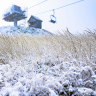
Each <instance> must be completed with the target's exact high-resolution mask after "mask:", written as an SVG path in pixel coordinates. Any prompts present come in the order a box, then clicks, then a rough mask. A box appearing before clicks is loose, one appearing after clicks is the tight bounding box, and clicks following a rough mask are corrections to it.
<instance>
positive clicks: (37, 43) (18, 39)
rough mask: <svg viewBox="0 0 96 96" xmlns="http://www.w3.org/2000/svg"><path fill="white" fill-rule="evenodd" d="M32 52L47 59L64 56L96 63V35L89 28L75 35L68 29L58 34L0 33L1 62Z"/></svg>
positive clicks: (34, 55) (35, 55) (36, 56)
mask: <svg viewBox="0 0 96 96" xmlns="http://www.w3.org/2000/svg"><path fill="white" fill-rule="evenodd" d="M94 32H95V30H94ZM30 54H31V56H33V57H34V58H39V60H40V59H42V58H43V59H44V60H45V61H46V60H48V59H50V60H51V59H52V60H55V59H56V58H57V59H60V58H62V60H69V59H70V60H72V59H76V60H77V61H83V62H86V63H87V64H90V63H93V62H94V64H96V35H95V33H93V32H91V31H90V30H87V34H85V35H78V36H75V35H73V34H71V33H70V32H69V30H68V29H67V30H66V31H65V34H64V35H58V36H57V35H54V36H33V35H26V34H22V35H21V34H20V35H7V34H6V35H2V34H0V62H1V63H4V62H5V61H6V60H7V62H8V60H11V59H22V58H23V57H24V56H28V55H30Z"/></svg>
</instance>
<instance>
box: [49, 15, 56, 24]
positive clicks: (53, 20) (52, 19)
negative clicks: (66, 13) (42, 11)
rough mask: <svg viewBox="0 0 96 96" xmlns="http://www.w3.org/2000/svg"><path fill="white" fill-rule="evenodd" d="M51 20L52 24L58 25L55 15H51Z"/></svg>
mask: <svg viewBox="0 0 96 96" xmlns="http://www.w3.org/2000/svg"><path fill="white" fill-rule="evenodd" d="M50 19H51V20H50V22H51V23H56V17H55V16H54V15H51V16H50Z"/></svg>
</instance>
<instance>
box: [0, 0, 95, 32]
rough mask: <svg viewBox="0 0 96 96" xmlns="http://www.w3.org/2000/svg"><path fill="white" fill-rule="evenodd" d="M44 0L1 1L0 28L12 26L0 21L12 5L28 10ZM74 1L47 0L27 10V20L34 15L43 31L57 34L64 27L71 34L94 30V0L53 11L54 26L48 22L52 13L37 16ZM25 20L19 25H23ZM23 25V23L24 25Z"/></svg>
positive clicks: (85, 0)
mask: <svg viewBox="0 0 96 96" xmlns="http://www.w3.org/2000/svg"><path fill="white" fill-rule="evenodd" d="M42 1H44V0H2V1H0V26H7V25H13V23H9V22H5V21H4V20H2V15H3V14H4V12H5V11H6V10H7V9H8V8H9V6H11V5H12V4H16V5H19V6H21V7H22V9H24V8H29V7H31V6H33V5H35V4H37V3H40V2H42ZM75 1H80V0H47V1H46V2H44V3H42V4H41V5H38V6H35V7H32V8H31V9H29V10H28V12H27V16H28V19H29V18H30V16H31V15H35V16H37V17H39V18H41V19H42V20H43V29H46V30H49V31H51V32H57V31H58V30H59V31H60V30H61V29H62V30H65V29H66V27H67V28H69V30H70V31H71V32H74V33H78V32H79V33H80V32H83V30H85V29H87V28H89V29H96V0H84V1H82V2H80V3H77V4H74V5H71V6H68V7H64V8H62V9H59V10H56V11H55V16H56V19H57V23H56V24H52V23H50V22H49V20H50V15H51V14H52V13H53V12H52V11H51V12H48V13H45V14H38V13H40V12H43V11H46V10H50V9H54V8H58V7H60V6H63V5H67V4H70V3H72V2H75ZM26 21H27V20H26ZM24 22H25V20H22V22H21V21H20V22H19V23H20V24H21V23H24ZM24 24H25V23H24Z"/></svg>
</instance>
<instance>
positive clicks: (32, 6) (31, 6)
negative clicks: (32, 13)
mask: <svg viewBox="0 0 96 96" xmlns="http://www.w3.org/2000/svg"><path fill="white" fill-rule="evenodd" d="M46 1H48V0H44V1H42V2H40V3H38V4H35V5H33V6H31V7H29V8H28V9H31V8H33V7H35V6H38V5H41V4H42V3H44V2H46Z"/></svg>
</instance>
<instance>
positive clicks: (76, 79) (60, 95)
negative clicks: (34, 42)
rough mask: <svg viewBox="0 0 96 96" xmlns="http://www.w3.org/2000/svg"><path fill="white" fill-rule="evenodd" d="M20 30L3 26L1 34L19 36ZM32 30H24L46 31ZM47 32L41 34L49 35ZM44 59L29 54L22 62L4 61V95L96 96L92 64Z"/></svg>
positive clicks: (0, 95) (0, 67) (0, 72)
mask: <svg viewBox="0 0 96 96" xmlns="http://www.w3.org/2000/svg"><path fill="white" fill-rule="evenodd" d="M17 29H18V28H14V27H3V28H0V32H1V34H10V32H11V33H12V34H15V33H16V32H18V31H17ZM29 29H30V28H25V29H20V30H23V31H21V32H24V30H25V32H24V33H25V34H30V33H31V31H32V30H35V31H33V32H37V31H38V30H39V32H41V31H42V30H40V29H34V28H32V30H31V29H30V30H29ZM9 30H10V32H9ZM26 30H27V32H28V33H26ZM14 32H15V33H14ZM44 32H45V31H44ZM44 32H43V31H42V33H39V34H40V35H45V33H46V32H45V33H44ZM16 34H19V32H18V33H16ZM34 34H35V33H34ZM34 34H33V35H34ZM36 34H37V33H36ZM36 34H35V35H36ZM46 34H47V33H46ZM40 58H41V62H39V60H38V59H37V60H35V59H36V58H34V55H32V54H28V55H26V56H25V57H23V58H21V59H14V60H9V61H8V62H6V60H5V64H2V62H0V96H96V73H95V71H94V70H93V68H92V66H91V65H87V64H85V62H79V61H78V60H76V59H74V58H73V59H71V60H70V59H69V60H65V61H64V60H63V59H62V58H59V59H57V58H56V59H55V60H53V62H52V61H51V62H50V58H51V57H50V58H47V60H46V61H45V60H44V58H43V57H40ZM40 58H39V59H40ZM2 59H4V57H2ZM37 61H38V62H37ZM77 65H79V66H77ZM82 65H83V66H82Z"/></svg>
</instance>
